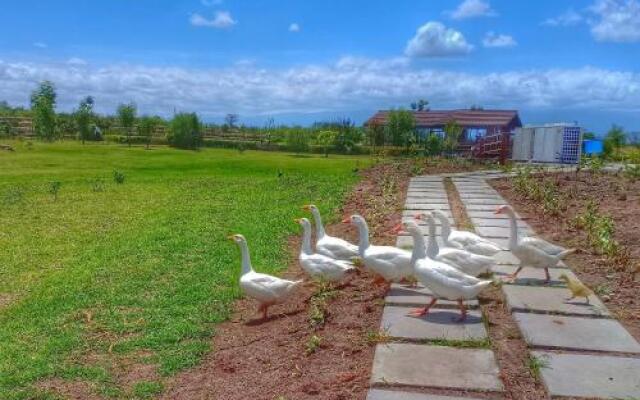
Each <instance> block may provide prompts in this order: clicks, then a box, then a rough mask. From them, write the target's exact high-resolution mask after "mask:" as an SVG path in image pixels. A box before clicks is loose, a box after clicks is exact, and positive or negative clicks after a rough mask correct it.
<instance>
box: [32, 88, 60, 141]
mask: <svg viewBox="0 0 640 400" xmlns="http://www.w3.org/2000/svg"><path fill="white" fill-rule="evenodd" d="M55 106H56V90H55V87H54V86H53V83H51V82H49V81H44V82H42V83H40V85H39V86H38V88H37V89H36V90H34V91H33V93H31V111H32V112H33V128H34V130H35V132H36V135H37V136H38V137H39V138H41V139H44V140H54V139H55V138H56V112H55V110H54V108H55Z"/></svg>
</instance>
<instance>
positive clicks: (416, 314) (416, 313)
mask: <svg viewBox="0 0 640 400" xmlns="http://www.w3.org/2000/svg"><path fill="white" fill-rule="evenodd" d="M437 301H438V299H437V298H435V297H434V298H433V299H431V303H429V304H427V306H426V307H423V308H418V309H416V310H413V311H411V312H410V313H409V316H411V317H422V316H424V315H427V314H429V309H430V308H431V307H433V305H434V304H436V302H437Z"/></svg>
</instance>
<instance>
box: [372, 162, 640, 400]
mask: <svg viewBox="0 0 640 400" xmlns="http://www.w3.org/2000/svg"><path fill="white" fill-rule="evenodd" d="M503 176H505V175H504V174H503V173H500V172H497V171H493V172H491V171H490V172H475V173H463V174H443V175H438V176H431V175H430V176H421V177H416V178H413V179H412V180H411V182H410V184H409V189H408V194H407V201H406V204H405V211H404V213H403V220H406V219H409V218H412V217H413V215H414V214H415V213H418V212H429V211H433V210H442V211H444V212H445V213H446V214H447V215H448V216H449V218H450V221H451V222H452V223H453V218H452V215H451V209H450V206H449V202H448V199H447V195H446V191H445V188H444V183H443V178H444V177H451V178H452V180H453V182H454V184H455V186H456V188H457V190H458V192H459V194H460V197H461V198H462V201H463V203H464V205H465V207H466V211H467V215H468V216H469V218H470V219H471V222H472V223H473V224H474V226H475V229H476V233H478V234H479V235H481V236H484V237H487V238H489V239H491V240H492V241H494V242H495V243H497V244H499V245H500V246H502V247H503V248H504V249H505V250H504V251H502V252H500V253H499V254H498V255H497V256H496V265H495V266H494V267H493V272H494V274H496V276H497V277H501V276H505V275H507V274H510V273H512V272H513V271H515V269H516V268H517V267H518V260H517V258H515V257H514V256H513V255H512V254H511V252H510V251H508V250H506V249H507V242H508V237H509V221H508V219H506V217H505V216H503V215H495V214H493V211H494V210H495V209H496V207H497V206H499V205H502V204H506V201H505V200H504V199H503V198H502V197H501V196H500V194H499V193H498V192H497V191H495V190H494V189H493V188H492V187H491V186H490V185H489V184H488V183H487V180H488V179H492V178H499V177H503ZM518 224H519V228H520V229H519V230H520V232H522V233H525V234H528V235H533V234H534V232H533V230H532V229H531V227H530V226H528V225H527V224H526V223H525V222H524V221H523V220H522V219H520V218H519V217H518ZM438 232H439V229H438ZM438 241H439V243H442V239H441V237H438ZM412 244H413V243H412V240H411V238H410V237H408V236H399V237H398V239H397V245H398V246H399V247H405V248H410V247H411V246H412ZM550 272H551V278H552V281H551V283H550V284H549V285H543V279H544V272H543V271H542V270H537V269H533V268H524V269H523V270H522V272H521V273H520V275H519V276H518V279H517V280H516V281H515V282H513V283H512V284H505V285H503V290H504V293H505V297H506V300H507V305H508V307H509V309H510V311H511V312H512V314H513V317H514V320H515V321H516V323H517V325H518V327H519V328H520V330H521V332H522V334H523V337H524V339H525V340H526V342H527V344H528V345H529V347H530V348H531V349H532V355H533V356H534V357H536V358H539V359H540V360H541V362H542V365H543V368H542V369H541V377H542V380H543V382H544V384H545V387H546V388H547V390H548V391H549V393H550V394H551V395H552V396H580V397H590V398H612V399H613V398H624V399H627V398H640V344H638V342H637V341H636V340H635V339H634V338H633V337H632V336H631V335H630V334H629V333H628V332H627V331H626V330H625V329H624V327H622V325H620V323H619V322H617V321H615V320H614V319H613V318H612V316H611V314H610V312H609V311H608V310H607V308H606V306H605V305H604V304H603V303H602V302H601V301H600V300H599V299H597V298H596V297H595V296H592V297H591V304H590V305H587V304H585V303H583V301H582V300H575V301H571V302H568V301H566V300H565V299H566V298H567V297H568V290H567V289H566V287H565V286H564V284H563V283H562V282H561V281H559V280H558V276H559V275H560V274H561V273H566V274H567V275H569V276H570V277H572V278H573V279H577V278H576V277H575V275H574V274H573V273H572V272H571V271H570V270H569V269H568V268H567V266H566V265H564V264H561V265H560V266H559V267H558V268H552V269H551V270H550ZM428 301H429V291H428V289H426V288H424V287H417V288H410V287H407V286H404V285H398V284H394V285H392V289H391V291H390V292H389V294H388V296H387V298H386V306H385V310H384V313H383V317H382V323H381V330H383V331H386V333H387V334H388V335H389V336H390V337H391V342H390V343H385V344H379V345H378V346H377V348H376V353H375V358H374V365H373V372H372V378H371V386H372V389H371V390H370V391H369V395H368V397H367V399H368V400H400V399H406V400H460V399H468V400H473V399H474V398H475V397H473V396H474V393H476V395H478V396H479V393H480V392H494V393H501V392H502V390H503V387H502V382H501V381H500V379H499V369H498V365H497V363H496V361H495V357H494V355H493V352H492V351H491V350H490V349H488V348H487V347H486V345H485V344H486V343H487V342H486V339H487V337H488V336H487V331H486V329H485V326H484V323H483V319H482V315H481V313H480V310H479V309H478V303H477V301H472V302H468V306H469V308H470V313H469V318H468V320H467V321H466V322H465V323H463V324H459V323H454V322H452V318H453V317H455V316H457V315H458V314H457V310H456V308H455V304H453V303H452V302H442V303H438V304H437V305H436V306H435V307H434V309H433V311H432V312H431V313H430V314H429V315H427V316H426V317H421V318H416V317H409V316H407V313H408V312H409V310H410V309H411V307H418V306H423V305H425V304H426V303H427V302H428ZM461 341H468V342H469V343H467V344H468V345H469V344H470V345H471V346H472V347H471V348H468V347H466V346H465V348H461V347H460V346H459V343H460V342H461ZM473 346H475V347H473ZM410 388H419V389H421V390H424V391H428V390H429V389H433V388H436V389H456V390H460V391H461V392H464V393H468V394H465V395H464V396H463V397H451V396H442V395H431V394H416V393H409V391H410V390H411V389H410ZM479 397H482V396H479Z"/></svg>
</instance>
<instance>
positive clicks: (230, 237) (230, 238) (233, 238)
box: [227, 235, 236, 240]
mask: <svg viewBox="0 0 640 400" xmlns="http://www.w3.org/2000/svg"><path fill="white" fill-rule="evenodd" d="M235 238H236V236H235V235H229V236H227V239H228V240H235Z"/></svg>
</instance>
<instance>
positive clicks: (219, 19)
mask: <svg viewBox="0 0 640 400" xmlns="http://www.w3.org/2000/svg"><path fill="white" fill-rule="evenodd" d="M189 22H191V25H193V26H203V27H208V28H218V29H225V28H231V27H232V26H233V25H235V24H237V23H238V21H236V20H234V19H233V17H232V16H231V13H229V12H228V11H217V12H216V15H215V17H214V18H213V19H207V18H205V17H203V16H202V15H200V14H197V13H196V14H193V15H191V18H190V19H189Z"/></svg>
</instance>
